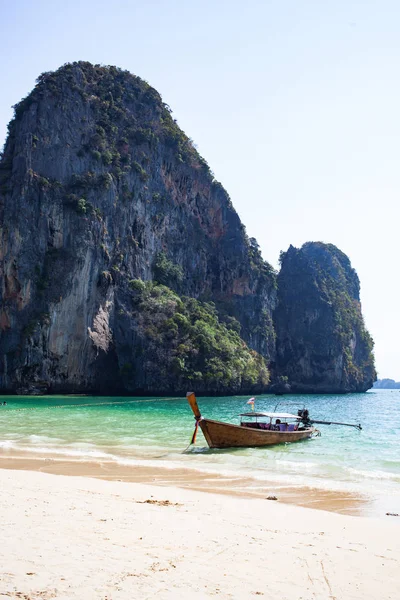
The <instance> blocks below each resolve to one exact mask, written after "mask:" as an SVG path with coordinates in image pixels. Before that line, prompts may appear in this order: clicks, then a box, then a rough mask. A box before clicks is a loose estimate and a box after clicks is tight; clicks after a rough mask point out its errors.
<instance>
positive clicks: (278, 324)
mask: <svg viewBox="0 0 400 600" xmlns="http://www.w3.org/2000/svg"><path fill="white" fill-rule="evenodd" d="M359 291H360V284H359V280H358V277H357V274H356V272H355V271H354V269H352V267H351V264H350V261H349V259H348V258H347V256H346V255H345V254H343V252H341V251H340V250H338V248H336V247H335V246H333V245H332V244H323V243H318V242H315V243H312V242H309V243H307V244H304V246H302V248H300V249H297V248H294V247H293V246H290V248H289V250H288V251H287V252H286V253H282V255H281V270H280V273H279V276H278V307H277V309H276V311H275V314H274V324H275V329H276V335H277V354H276V363H275V366H274V371H275V377H276V378H278V377H279V376H280V377H281V378H287V379H288V382H289V384H290V386H291V390H292V391H293V392H304V391H307V392H326V393H329V392H356V391H365V390H367V389H369V388H370V387H372V384H373V381H374V380H375V379H376V373H375V369H374V359H373V355H372V348H373V342H372V339H371V336H370V335H369V333H368V332H367V330H366V329H365V326H364V322H363V318H362V315H361V305H360V296H359Z"/></svg>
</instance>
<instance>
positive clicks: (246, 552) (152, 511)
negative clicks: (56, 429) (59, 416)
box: [0, 469, 400, 600]
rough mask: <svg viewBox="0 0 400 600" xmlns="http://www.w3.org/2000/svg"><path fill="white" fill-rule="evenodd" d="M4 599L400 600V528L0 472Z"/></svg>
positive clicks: (256, 502)
mask: <svg viewBox="0 0 400 600" xmlns="http://www.w3.org/2000/svg"><path fill="white" fill-rule="evenodd" d="M0 501H1V506H0V514H1V551H0V555H1V567H0V571H1V576H0V581H1V584H0V598H1V599H3V598H4V599H6V598H7V599H8V598H23V599H25V600H36V599H39V598H40V599H50V598H57V599H60V600H61V599H63V600H67V599H74V598H79V599H102V600H125V599H126V600H128V599H132V598H138V599H141V600H142V599H143V600H145V599H150V598H157V599H159V600H163V599H179V598H185V599H187V598H189V599H190V598H194V599H200V598H221V599H225V598H226V599H228V598H229V599H230V598H244V599H246V598H249V599H251V598H255V597H266V598H276V599H279V600H300V599H301V600H311V599H320V600H326V599H336V600H342V599H343V600H353V599H354V600H355V599H363V600H366V599H371V600H375V599H378V598H379V599H381V600H397V599H398V598H399V596H400V577H399V566H400V535H399V534H400V519H396V518H389V517H387V518H386V520H385V519H371V518H364V517H353V516H345V515H338V514H334V513H330V512H326V511H322V510H314V509H307V508H302V507H296V506H289V505H285V504H281V503H280V502H275V501H268V500H266V499H257V498H254V499H249V498H238V497H231V496H227V495H222V494H218V495H217V494H212V493H204V492H199V491H193V490H188V489H180V488H177V487H165V486H164V487H160V486H154V485H153V486H151V485H146V484H143V483H140V484H139V483H132V482H129V483H127V482H119V481H103V480H97V479H91V478H87V477H76V476H70V477H66V476H63V475H53V474H48V473H40V472H33V471H22V470H20V471H16V470H5V469H0Z"/></svg>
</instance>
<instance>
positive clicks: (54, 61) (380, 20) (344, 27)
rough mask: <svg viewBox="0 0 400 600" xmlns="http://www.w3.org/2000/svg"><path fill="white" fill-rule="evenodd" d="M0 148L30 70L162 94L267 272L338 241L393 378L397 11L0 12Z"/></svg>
mask: <svg viewBox="0 0 400 600" xmlns="http://www.w3.org/2000/svg"><path fill="white" fill-rule="evenodd" d="M0 40H1V48H2V60H1V61H0V82H1V93H0V146H1V144H2V142H3V141H4V138H5V133H6V125H7V123H8V121H9V120H10V118H11V116H12V110H11V105H12V104H15V103H16V102H18V101H19V100H20V99H21V98H22V97H23V96H25V95H26V94H27V93H28V92H29V91H30V90H31V89H32V87H33V86H34V83H35V79H36V77H37V76H38V75H39V74H40V73H42V72H43V71H49V70H54V69H56V68H58V67H59V66H60V65H62V64H63V63H65V62H71V61H74V60H88V61H91V62H94V63H101V64H112V65H117V66H119V67H122V68H124V69H128V70H129V71H131V72H132V73H134V74H136V75H139V76H140V77H142V78H143V79H146V80H147V81H148V82H149V83H150V84H151V85H152V86H153V87H155V88H156V89H157V90H158V91H159V92H160V93H161V95H162V96H163V99H164V101H165V102H167V103H168V104H169V105H170V106H171V108H172V109H173V112H174V117H175V118H176V119H177V120H178V122H179V124H180V126H181V127H182V128H183V129H184V130H185V132H186V133H187V134H188V135H189V137H191V138H192V139H193V140H194V141H195V143H196V144H197V147H198V150H199V152H200V153H201V154H202V155H203V156H204V158H205V159H206V160H207V161H208V163H209V164H210V166H211V168H212V169H213V171H214V173H215V175H216V177H217V179H219V180H220V181H221V182H222V183H223V185H224V187H225V188H226V189H227V191H228V192H229V194H230V196H231V198H232V201H233V204H234V206H235V207H236V210H237V211H238V213H239V215H240V217H241V219H242V221H243V223H244V224H245V225H246V228H247V232H248V234H249V235H250V236H253V237H256V238H257V240H258V242H259V244H260V246H261V249H262V252H263V256H264V258H265V259H267V260H268V261H270V262H271V263H272V264H273V265H274V266H277V262H278V256H279V251H280V250H286V249H287V248H288V246H289V244H293V245H294V246H300V245H301V244H303V243H304V242H306V241H309V240H314V241H323V242H330V243H333V244H335V245H337V246H338V247H339V248H340V249H341V250H343V251H344V252H345V253H346V254H348V256H349V257H350V259H351V261H352V265H353V266H354V267H355V269H356V270H357V272H358V275H359V277H360V280H361V300H362V305H363V312H364V316H365V320H366V324H367V326H368V328H369V330H370V332H371V333H372V335H373V337H374V339H375V355H376V363H377V369H378V375H379V376H380V377H392V378H394V379H396V380H397V381H400V350H399V342H400V318H399V310H400V309H399V299H400V276H399V258H400V257H399V224H400V219H399V216H400V214H399V213H400V209H399V197H400V78H399V66H400V2H398V0H380V1H378V0H359V1H356V0H247V1H245V2H244V1H240V2H239V1H237V0H142V1H140V2H139V1H137V0H130V1H129V0H125V1H124V0H114V1H113V2H111V1H107V2H105V1H103V0H97V1H94V0H80V1H77V0H69V1H68V2H65V1H63V2H61V1H59V0H35V1H34V2H33V1H31V0H29V1H28V0H14V1H13V2H9V1H8V0H0Z"/></svg>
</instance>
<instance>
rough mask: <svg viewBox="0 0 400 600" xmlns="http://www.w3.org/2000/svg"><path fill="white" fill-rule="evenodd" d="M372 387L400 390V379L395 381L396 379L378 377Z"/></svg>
mask: <svg viewBox="0 0 400 600" xmlns="http://www.w3.org/2000/svg"><path fill="white" fill-rule="evenodd" d="M372 387H373V388H374V389H378V390H399V389H400V381H395V380H394V379H378V380H377V381H375V383H374V385H373V386H372Z"/></svg>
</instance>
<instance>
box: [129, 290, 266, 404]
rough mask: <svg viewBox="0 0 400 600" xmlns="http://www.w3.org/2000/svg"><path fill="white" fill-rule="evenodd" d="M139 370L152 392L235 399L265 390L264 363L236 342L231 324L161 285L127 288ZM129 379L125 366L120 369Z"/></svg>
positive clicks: (234, 326)
mask: <svg viewBox="0 0 400 600" xmlns="http://www.w3.org/2000/svg"><path fill="white" fill-rule="evenodd" d="M129 287H130V290H131V294H132V301H133V302H132V306H133V310H132V315H131V318H132V319H133V320H134V321H135V322H136V333H137V335H138V337H139V339H140V342H139V344H138V350H137V352H139V355H140V356H141V364H142V365H143V366H142V368H143V369H144V371H145V378H146V381H147V383H150V382H152V383H151V387H152V389H154V388H155V387H157V381H160V378H161V380H162V381H163V382H164V383H163V385H164V387H165V386H167V387H169V386H171V389H178V390H185V389H186V388H187V387H188V386H189V387H191V386H192V387H195V388H196V389H197V390H202V391H208V390H210V391H211V390H212V391H214V392H223V391H226V392H228V391H229V392H230V393H234V392H237V391H239V390H247V391H251V390H257V389H263V388H265V386H266V385H267V384H268V381H269V374H268V369H267V365H266V361H265V359H264V358H262V357H261V356H260V355H259V354H257V352H254V350H250V349H249V348H248V347H247V345H246V344H245V343H244V342H243V340H242V339H241V338H240V336H239V334H238V332H237V327H238V323H237V322H236V321H235V319H231V320H230V321H229V322H228V323H222V322H221V321H220V320H219V318H218V314H217V311H216V308H215V305H214V304H213V303H212V302H199V301H197V300H195V299H194V298H188V297H185V296H183V297H179V296H178V295H177V294H176V293H175V292H173V291H172V290H171V289H169V288H168V287H166V286H164V285H159V284H156V283H153V282H144V281H142V280H137V279H136V280H132V281H130V283H129ZM121 371H122V374H123V376H124V377H125V378H127V379H129V378H130V377H134V373H133V372H132V369H131V368H130V365H129V363H128V364H125V365H123V366H122V369H121Z"/></svg>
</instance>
